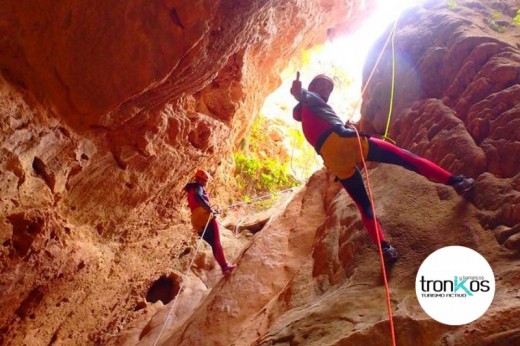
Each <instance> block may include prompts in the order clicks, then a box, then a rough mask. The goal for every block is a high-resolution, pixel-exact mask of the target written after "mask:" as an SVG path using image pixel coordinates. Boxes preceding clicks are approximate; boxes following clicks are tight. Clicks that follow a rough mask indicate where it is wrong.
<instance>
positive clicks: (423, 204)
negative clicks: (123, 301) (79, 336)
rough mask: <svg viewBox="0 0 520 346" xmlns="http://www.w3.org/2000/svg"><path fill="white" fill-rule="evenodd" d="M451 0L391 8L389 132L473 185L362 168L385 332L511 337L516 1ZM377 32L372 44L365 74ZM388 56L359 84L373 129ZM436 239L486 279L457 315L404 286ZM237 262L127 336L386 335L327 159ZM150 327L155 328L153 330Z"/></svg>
mask: <svg viewBox="0 0 520 346" xmlns="http://www.w3.org/2000/svg"><path fill="white" fill-rule="evenodd" d="M456 3H457V5H456V6H455V7H449V6H448V5H447V4H446V3H441V2H430V3H428V4H426V5H424V6H422V7H419V8H416V9H413V10H410V11H409V12H407V13H405V14H403V16H402V17H401V18H400V21H399V23H400V24H399V27H398V31H397V34H396V39H395V42H396V60H397V71H396V86H397V87H396V93H395V94H396V97H395V100H394V101H395V102H394V109H393V113H392V122H391V128H390V133H389V135H390V137H391V138H393V139H394V140H396V141H397V143H398V144H399V145H400V146H403V147H405V148H408V149H410V150H412V151H414V152H416V153H418V154H420V155H422V156H425V157H427V158H429V159H431V160H433V161H436V162H438V163H439V164H440V165H442V166H443V167H445V168H447V169H449V170H451V171H453V172H454V173H456V174H459V173H462V174H466V175H470V176H473V177H475V178H476V179H477V185H476V187H475V189H474V191H473V192H472V194H469V195H468V196H467V197H466V198H461V197H460V196H458V195H457V194H456V193H455V192H454V191H453V189H452V188H450V187H447V186H444V185H440V184H435V183H431V182H428V181H427V180H426V179H424V178H422V177H420V176H419V175H417V174H414V173H412V172H408V171H405V170H403V169H401V168H399V167H393V166H388V165H376V166H374V167H372V168H373V169H371V170H370V177H371V182H372V188H373V192H374V195H375V196H376V206H375V207H376V210H377V212H378V215H379V220H380V221H381V223H382V225H383V227H384V229H385V232H386V234H387V235H388V237H389V238H390V239H391V241H392V243H393V244H394V245H395V246H396V247H397V249H399V251H400V253H401V255H402V257H401V258H400V261H399V262H398V263H397V265H396V266H395V268H394V269H393V271H392V273H391V278H390V289H391V291H390V294H391V305H392V310H393V314H394V323H395V330H396V339H397V342H398V345H513V344H517V343H518V342H519V340H520V333H519V332H518V331H519V330H520V323H519V322H518V321H519V311H520V309H519V305H520V301H519V300H518V297H519V296H518V282H519V279H520V277H519V275H518V266H519V262H518V251H519V249H520V246H519V240H520V235H519V234H520V227H519V224H520V223H519V220H518V217H519V215H520V213H518V202H519V200H520V199H519V198H520V197H519V191H520V190H519V186H520V185H519V179H520V171H519V168H518V167H517V161H518V160H514V159H511V158H514V157H517V156H518V155H517V154H518V153H517V150H516V149H517V148H516V143H517V142H518V140H519V138H518V128H519V127H518V125H519V124H518V123H517V120H518V119H519V114H520V109H519V107H520V102H519V99H518V97H517V88H518V84H519V74H518V73H519V70H518V58H519V54H520V52H519V49H520V46H518V39H517V37H518V35H519V28H518V27H517V26H515V25H514V24H512V21H513V17H514V16H515V15H516V13H517V12H516V11H517V9H518V8H519V7H520V3H518V2H517V1H512V2H507V3H506V2H495V1H479V2H474V1H457V2H456ZM498 11H500V12H501V13H502V15H501V16H502V19H501V20H499V19H498V18H496V14H495V13H496V12H498ZM491 20H493V21H491ZM500 27H503V29H500ZM497 30H498V31H497ZM385 39H386V37H384V38H382V40H381V42H380V43H379V44H378V45H377V46H376V47H375V48H374V54H373V56H372V58H371V60H370V61H369V62H368V63H367V66H366V73H365V75H366V76H368V75H369V72H370V70H371V69H372V68H373V66H374V62H375V60H376V58H377V54H378V49H379V50H380V49H381V48H382V46H383V44H384V41H385ZM391 64H392V61H391V53H390V52H389V51H387V53H386V54H384V56H383V60H382V62H381V64H380V65H379V66H378V68H377V69H376V72H375V76H374V79H373V80H372V82H371V83H372V84H370V85H369V87H368V89H367V92H366V94H365V95H364V96H365V97H364V102H363V118H362V122H361V125H362V128H363V129H364V130H365V131H370V132H372V133H378V134H383V133H384V131H385V125H386V120H387V114H388V104H389V97H390V84H391V80H390V78H389V76H390V75H391V73H390V72H391V71H390V66H391ZM506 157H507V158H510V159H506ZM501 244H503V245H505V246H504V247H502V246H501ZM448 245H462V246H467V247H470V248H473V249H475V250H477V251H479V252H480V253H481V254H483V255H484V256H485V257H486V259H487V260H488V261H489V262H490V264H491V266H492V268H493V270H494V273H495V279H496V283H497V286H496V293H495V297H494V300H493V303H492V305H491V307H490V308H489V310H488V311H487V312H486V313H485V314H484V315H483V316H482V317H481V318H479V319H478V320H477V321H475V322H473V323H470V324H468V325H464V326H447V325H442V324H440V323H437V322H435V321H434V320H432V319H430V318H429V317H428V316H427V315H426V314H425V313H424V312H423V310H422V309H421V307H420V306H419V304H418V301H417V298H416V296H415V288H414V285H415V275H416V273H417V270H418V268H419V266H420V264H421V263H422V261H423V260H424V258H426V257H427V256H428V255H429V254H430V253H432V252H433V251H434V250H436V249H438V248H441V247H444V246H448ZM237 262H238V264H239V267H238V269H237V270H236V271H235V272H234V273H233V274H232V276H231V277H230V278H229V279H224V280H222V281H221V282H220V283H219V285H218V286H217V287H215V288H214V289H213V291H212V292H211V294H210V295H209V296H208V297H207V298H206V299H204V300H203V301H202V303H201V305H200V306H199V308H198V309H197V310H196V311H195V312H194V313H193V314H192V315H191V316H190V317H189V318H188V319H187V320H186V321H185V322H184V323H183V324H182V325H181V326H179V325H172V324H168V323H166V324H165V320H164V318H161V317H164V315H162V316H159V315H158V316H157V318H152V321H153V323H152V324H153V325H154V326H155V328H153V329H149V330H147V332H148V334H146V339H142V340H141V341H140V342H139V341H137V340H136V342H135V344H147V343H152V342H155V341H159V343H160V344H164V345H170V344H175V345H177V344H178V345H186V346H187V345H201V344H208V345H235V346H239V345H240V346H241V345H262V346H267V345H388V344H390V330H389V323H388V315H387V311H386V306H385V299H384V289H383V286H382V279H381V273H380V270H381V269H380V267H379V263H378V261H377V254H376V250H375V247H374V245H373V244H372V243H371V241H370V239H369V237H368V235H367V233H366V231H365V230H364V229H363V226H362V224H361V221H360V219H359V214H358V212H357V210H356V208H355V205H354V204H353V203H352V201H351V200H350V199H349V198H348V196H347V195H346V194H345V193H344V192H343V191H342V190H340V188H339V186H338V185H337V184H335V183H334V182H333V177H331V176H329V175H327V174H326V172H324V171H322V172H318V173H316V174H315V175H314V176H313V177H312V178H311V179H310V180H309V182H308V184H307V186H306V187H305V188H304V189H303V190H302V191H300V193H299V194H298V195H297V197H295V198H294V199H293V201H292V202H291V203H290V204H289V205H288V207H287V208H286V209H285V210H284V211H283V212H281V213H280V214H279V215H278V216H276V217H275V218H273V219H271V221H270V222H269V223H268V224H267V226H266V227H265V228H264V229H263V230H262V231H261V232H259V233H257V234H256V235H255V237H254V239H253V242H252V244H251V245H250V247H248V248H247V249H246V250H245V251H244V253H243V254H242V255H241V256H240V257H239V258H238V260H237ZM295 263H297V264H295ZM266 278H269V279H268V280H266ZM162 326H165V329H166V333H165V334H166V335H163V336H162V338H161V339H160V340H159V339H158V337H159V332H158V330H159V328H160V327H162ZM130 344H134V343H130Z"/></svg>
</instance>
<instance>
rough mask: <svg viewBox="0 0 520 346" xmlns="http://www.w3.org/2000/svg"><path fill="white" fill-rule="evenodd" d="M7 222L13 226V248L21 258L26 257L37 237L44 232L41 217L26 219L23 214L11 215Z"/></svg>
mask: <svg viewBox="0 0 520 346" xmlns="http://www.w3.org/2000/svg"><path fill="white" fill-rule="evenodd" d="M7 221H9V223H10V224H11V225H12V226H13V238H12V244H13V247H14V249H15V250H16V252H17V253H18V255H20V257H24V256H25V255H26V254H27V252H28V251H29V249H30V248H31V245H32V243H33V241H34V239H35V238H36V236H37V235H38V234H39V233H41V232H42V230H43V225H44V221H43V219H42V218H41V217H39V216H36V217H33V218H30V217H28V218H26V216H25V214H23V213H17V214H12V215H9V216H8V217H7Z"/></svg>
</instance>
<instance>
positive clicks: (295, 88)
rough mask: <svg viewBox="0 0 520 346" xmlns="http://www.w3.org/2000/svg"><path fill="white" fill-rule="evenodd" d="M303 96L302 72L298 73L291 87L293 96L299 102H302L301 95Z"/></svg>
mask: <svg viewBox="0 0 520 346" xmlns="http://www.w3.org/2000/svg"><path fill="white" fill-rule="evenodd" d="M301 94H302V82H301V81H300V71H298V72H296V79H295V80H293V82H292V86H291V95H292V96H294V97H295V98H296V99H297V100H300V95H301Z"/></svg>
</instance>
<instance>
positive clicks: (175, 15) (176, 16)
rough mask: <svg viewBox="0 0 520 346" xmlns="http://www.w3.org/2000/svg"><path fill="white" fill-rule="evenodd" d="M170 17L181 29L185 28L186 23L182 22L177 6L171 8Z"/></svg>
mask: <svg viewBox="0 0 520 346" xmlns="http://www.w3.org/2000/svg"><path fill="white" fill-rule="evenodd" d="M169 12H170V18H171V19H172V21H173V22H174V23H175V24H176V25H177V26H179V27H180V28H181V29H183V30H184V25H183V24H182V22H181V19H180V18H179V14H178V13H177V10H176V9H175V8H172V9H170V11H169Z"/></svg>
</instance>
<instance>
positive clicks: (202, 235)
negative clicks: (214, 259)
mask: <svg viewBox="0 0 520 346" xmlns="http://www.w3.org/2000/svg"><path fill="white" fill-rule="evenodd" d="M211 219H212V218H211V217H210V216H209V217H208V222H206V226H205V227H204V230H203V231H202V234H201V235H200V239H199V240H198V241H197V248H196V249H195V253H194V254H193V258H192V259H191V262H190V265H189V266H188V269H187V270H186V273H185V274H184V275H183V276H182V278H183V280H182V282H181V285H180V287H179V292H178V293H177V295H176V296H175V299H174V300H173V303H172V306H171V308H170V311H168V315H167V316H166V319H165V320H164V322H163V325H162V327H161V331H160V332H159V336H158V337H157V339H156V340H155V342H154V343H153V346H156V345H157V343H158V342H159V340H160V339H161V336H162V334H163V331H164V328H165V327H166V323H167V322H168V320H169V319H170V316H171V314H172V312H173V310H174V309H175V304H177V300H178V298H179V296H180V295H181V292H182V289H183V288H184V278H185V277H186V276H187V275H188V273H189V271H190V269H191V267H192V266H193V262H195V257H197V252H198V251H199V248H200V244H201V243H202V239H203V238H204V234H205V233H206V230H207V229H208V225H209V223H210V222H211Z"/></svg>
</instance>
